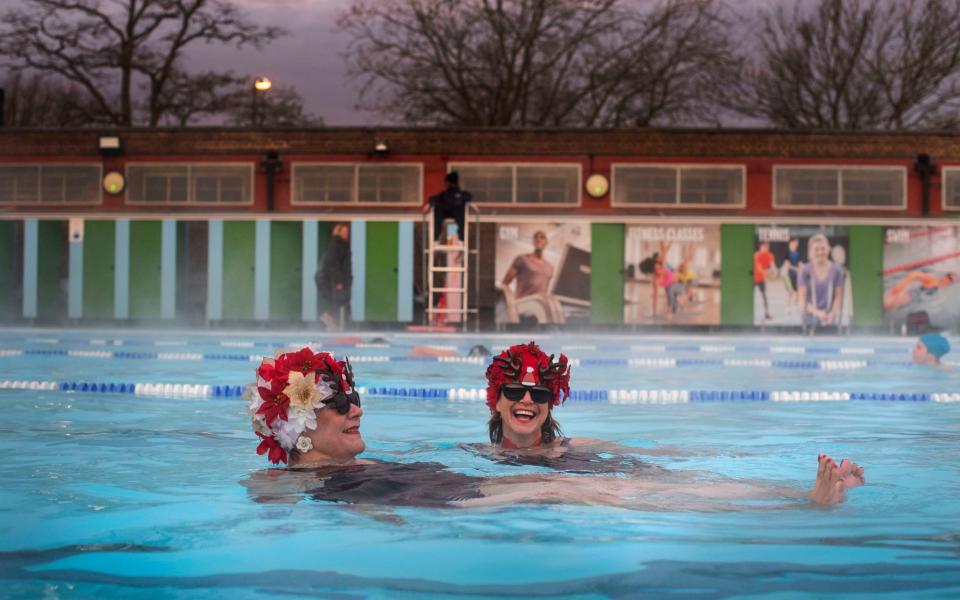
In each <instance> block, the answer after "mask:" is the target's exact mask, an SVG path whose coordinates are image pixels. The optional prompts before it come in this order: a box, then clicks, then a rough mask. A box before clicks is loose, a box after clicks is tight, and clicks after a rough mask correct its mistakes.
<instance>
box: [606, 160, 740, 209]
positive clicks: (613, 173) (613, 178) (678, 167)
mask: <svg viewBox="0 0 960 600" xmlns="http://www.w3.org/2000/svg"><path fill="white" fill-rule="evenodd" d="M618 168H628V169H629V168H652V169H674V177H675V178H676V182H677V193H676V195H675V196H674V200H675V201H674V202H673V203H671V204H662V203H659V202H617V200H616V198H617V196H616V186H617V169H618ZM683 169H719V170H724V169H725V170H730V171H733V170H737V171H740V201H739V202H737V203H734V204H711V203H703V202H701V203H697V204H686V203H681V202H680V194H681V186H680V184H681V178H680V173H681V172H682V171H683ZM610 206H616V207H618V208H670V209H674V208H681V209H684V208H693V209H701V208H711V209H714V208H715V209H722V210H728V209H729V210H737V209H742V208H746V206H747V167H746V165H743V164H735V163H635V162H630V163H625V162H618V163H611V164H610Z"/></svg>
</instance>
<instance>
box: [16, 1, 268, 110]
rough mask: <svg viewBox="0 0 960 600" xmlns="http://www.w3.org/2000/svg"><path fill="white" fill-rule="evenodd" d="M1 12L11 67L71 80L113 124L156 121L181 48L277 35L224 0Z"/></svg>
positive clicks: (34, 5)
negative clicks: (141, 92) (139, 94)
mask: <svg viewBox="0 0 960 600" xmlns="http://www.w3.org/2000/svg"><path fill="white" fill-rule="evenodd" d="M22 3H23V7H22V8H12V9H8V10H7V11H6V12H4V13H3V15H2V17H0V55H5V56H7V57H9V59H11V60H12V61H13V65H12V66H14V67H15V68H21V69H30V70H33V71H39V72H41V73H50V74H56V75H58V76H60V77H62V78H63V79H66V80H68V81H71V82H73V83H75V84H76V85H77V86H78V87H79V88H80V89H82V90H83V91H84V93H85V94H86V95H87V96H89V98H90V99H91V101H92V103H93V104H95V105H96V107H97V109H98V111H99V113H100V114H102V115H103V116H104V117H105V118H106V119H107V120H108V121H109V122H110V123H112V124H114V125H120V126H130V125H133V124H134V122H135V121H137V120H138V119H137V111H136V109H137V98H136V90H137V86H138V85H140V84H142V85H143V86H145V90H146V95H145V99H144V100H143V115H144V116H143V120H144V121H145V122H146V124H148V125H150V126H156V125H158V124H159V123H160V121H161V120H162V119H163V118H164V115H165V112H164V111H165V110H166V109H168V108H169V105H168V104H167V103H166V102H165V101H164V99H165V98H168V97H169V95H170V90H169V86H171V85H173V84H174V83H175V82H176V81H177V79H178V77H181V76H182V72H183V70H182V67H183V55H184V50H185V49H187V48H188V47H190V46H191V45H195V44H197V43H200V42H202V43H225V44H233V45H235V46H237V47H243V46H246V45H252V46H254V47H260V46H261V45H262V44H264V43H267V42H269V41H271V40H273V39H274V38H276V37H277V36H279V35H281V34H282V31H281V30H280V29H277V28H274V27H266V28H263V27H259V26H257V25H255V24H252V23H250V22H249V21H247V19H246V18H245V17H244V15H243V14H242V13H241V12H240V11H239V10H238V9H237V8H236V7H235V6H233V5H232V4H230V3H229V2H228V1H227V0H22Z"/></svg>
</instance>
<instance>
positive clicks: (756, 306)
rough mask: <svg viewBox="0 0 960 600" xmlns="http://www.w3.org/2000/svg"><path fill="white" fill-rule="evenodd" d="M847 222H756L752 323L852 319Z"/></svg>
mask: <svg viewBox="0 0 960 600" xmlns="http://www.w3.org/2000/svg"><path fill="white" fill-rule="evenodd" d="M849 235H850V234H849V230H848V228H847V227H846V226H828V225H789V226H788V225H782V226H778V225H758V226H757V233H756V238H755V240H754V252H753V294H754V297H753V323H754V325H800V326H804V327H813V328H820V327H848V326H849V325H850V323H851V319H852V318H853V291H852V290H853V288H852V287H851V285H850V271H849V269H848V266H847V265H848V264H849V250H850V238H849Z"/></svg>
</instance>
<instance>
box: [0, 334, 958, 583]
mask: <svg viewBox="0 0 960 600" xmlns="http://www.w3.org/2000/svg"><path fill="white" fill-rule="evenodd" d="M361 337H362V339H363V340H364V341H363V342H361V343H360V344H357V343H356V341H357V340H341V341H340V342H336V340H334V339H332V338H316V337H315V336H314V338H312V339H304V338H303V337H300V338H299V339H296V338H293V337H290V336H284V335H278V334H270V335H266V334H245V335H240V334H222V333H221V334H218V335H217V336H214V335H205V336H199V335H195V334H184V333H179V334H178V333H175V332H173V333H157V334H150V335H144V334H134V333H130V332H126V333H117V332H93V331H89V332H67V331H46V332H42V333H37V331H26V330H5V331H0V350H3V352H0V381H4V382H27V383H31V382H32V383H35V384H36V383H55V384H56V386H55V387H56V389H5V390H0V398H2V401H3V403H4V408H5V410H4V415H5V417H6V418H5V420H4V424H3V425H2V432H3V433H2V435H0V449H2V450H3V452H4V455H5V456H6V460H5V461H4V463H3V465H2V466H0V470H2V481H3V482H4V486H3V490H2V491H0V498H2V508H3V511H2V516H0V530H2V531H3V532H4V535H3V537H2V542H0V543H2V544H3V548H2V549H0V550H2V552H3V553H2V561H3V571H2V572H3V575H2V577H3V580H4V581H3V587H5V588H6V590H7V591H6V592H5V595H6V596H8V597H17V598H19V597H23V598H34V597H38V596H50V597H105V596H109V597H123V598H139V597H144V598H147V597H150V598H153V597H157V596H162V597H171V598H195V597H227V596H229V597H231V598H260V597H275V596H279V595H285V594H289V595H295V596H320V597H332V596H336V595H339V594H344V595H348V596H352V595H357V596H365V597H371V598H387V597H390V598H394V597H417V596H424V595H428V596H429V595H434V596H436V597H448V596H462V597H504V596H506V597H517V596H565V597H576V598H593V597H629V596H636V595H644V594H649V595H666V594H668V593H672V594H674V595H679V596H683V597H704V598H714V597H737V596H743V597H745V596H747V595H751V597H786V596H791V597H794V596H804V595H806V596H817V595H819V596H830V597H838V596H844V595H847V596H853V595H856V594H862V593H870V592H886V593H888V594H893V595H901V596H904V597H911V598H935V597H952V596H956V595H957V594H958V593H960V567H958V566H957V564H958V561H957V558H958V554H960V508H957V503H956V498H957V497H958V495H960V460H958V458H960V450H958V449H960V403H957V402H953V401H951V400H952V398H953V396H952V394H956V392H958V391H960V385H958V382H960V379H958V377H960V376H958V374H957V372H956V371H949V370H939V371H937V370H931V369H921V368H918V367H911V366H909V365H907V364H906V363H905V361H906V360H907V359H908V351H909V346H910V342H909V341H907V340H900V339H892V338H889V339H887V338H877V339H856V338H834V339H823V338H760V337H752V338H716V337H711V338H697V337H676V336H671V337H665V338H655V337H640V336H633V337H627V336H619V337H604V336H598V337H591V338H589V339H586V338H572V337H566V336H552V337H550V336H538V340H539V341H540V342H541V343H542V345H543V346H544V347H545V348H546V349H547V350H548V351H555V350H557V349H560V348H565V349H564V350H563V351H564V352H566V353H567V354H568V355H569V356H571V357H572V358H573V359H575V360H577V361H579V366H576V367H575V368H574V372H573V378H572V383H573V385H574V387H575V388H577V389H579V390H581V392H583V391H586V392H590V391H593V392H595V393H594V394H592V395H591V394H581V395H580V396H578V397H577V398H576V399H574V400H571V401H570V402H568V404H567V405H566V406H564V407H562V408H560V409H559V412H558V413H557V416H558V419H559V421H560V422H561V423H562V425H563V427H564V430H565V431H566V432H567V433H568V434H570V435H575V436H591V437H597V438H601V439H606V440H614V441H618V442H620V443H622V444H625V445H629V446H654V445H657V446H661V445H662V446H672V447H678V448H688V449H695V450H697V451H698V454H697V455H695V456H687V457H653V458H650V459H649V460H651V461H652V462H655V463H657V464H659V465H661V466H663V467H666V468H669V469H696V470H704V471H712V472H716V473H720V474H722V475H725V476H729V477H735V478H742V479H751V480H752V479H760V480H766V481H775V482H780V483H784V484H789V485H795V486H802V487H807V486H809V484H810V482H811V481H812V479H813V475H814V472H815V467H816V455H817V453H818V452H830V453H831V454H834V455H838V456H849V457H853V458H855V459H856V460H858V461H859V462H860V463H861V464H863V465H865V466H866V468H867V485H866V486H864V487H863V488H859V489H856V490H853V491H852V492H851V493H850V496H849V499H848V501H847V502H846V503H844V504H842V505H839V506H835V507H830V508H826V509H823V508H813V507H808V508H798V509H790V510H782V511H776V512H770V511H741V512H719V513H716V512H693V511H672V512H671V511H649V510H625V509H616V508H610V507H602V506H559V505H547V506H540V505H538V506H526V505H518V506H510V507H505V508H498V509H453V508H450V509H435V508H433V509H426V508H411V507H399V508H388V509H384V511H383V512H380V513H377V514H371V513H370V512H369V511H365V510H353V509H348V508H347V507H344V506H341V505H336V504H327V503H322V502H316V501H312V500H308V499H304V500H302V501H301V502H298V503H296V504H261V503H257V502H254V501H252V500H251V498H250V497H249V496H248V494H247V492H246V490H245V488H244V487H243V486H242V485H241V484H240V483H239V482H241V481H242V480H244V479H245V478H246V477H248V476H249V474H250V473H251V472H254V471H257V470H261V469H264V468H265V467H266V466H267V463H266V461H265V460H264V459H263V458H262V457H260V456H257V455H256V454H255V452H254V448H255V447H256V442H255V438H254V436H253V434H252V433H251V432H250V429H249V424H248V417H247V414H246V411H245V410H244V402H243V401H242V400H240V399H239V398H237V397H235V396H233V395H226V394H227V393H229V392H231V390H230V389H228V388H232V387H233V386H238V385H241V384H243V383H245V382H247V381H248V380H249V379H250V378H251V374H252V371H253V367H254V366H255V364H256V363H254V362H253V361H252V360H251V356H257V355H260V354H266V353H271V352H272V351H273V349H274V348H275V347H277V346H280V345H286V344H288V343H298V342H305V341H314V342H319V343H321V344H323V346H324V348H325V349H333V350H334V351H336V352H337V354H342V353H343V352H346V353H348V354H349V355H350V356H351V357H352V358H353V359H354V360H355V364H354V367H355V370H356V373H357V377H358V383H359V384H360V385H363V386H364V387H366V388H367V391H368V394H367V396H366V398H365V404H364V408H365V411H366V414H365V416H364V419H363V431H364V438H365V439H366V441H367V453H366V456H369V457H373V458H380V459H384V460H390V461H401V462H416V461H424V462H426V461H432V462H439V463H443V464H445V465H447V466H448V468H450V469H452V470H456V471H459V472H463V473H467V474H474V475H489V476H500V475H507V474H516V473H521V472H531V471H538V470H542V468H541V467H518V466H510V465H504V464H500V463H495V462H491V461H490V460H488V459H486V458H485V457H484V456H483V455H481V454H478V453H476V452H471V451H469V450H467V449H465V448H464V447H462V446H461V445H460V444H461V442H482V441H484V440H485V434H486V427H485V420H486V416H487V409H486V406H485V405H484V403H483V401H481V400H471V399H470V396H471V392H472V390H475V389H476V388H479V387H480V386H481V385H482V383H483V380H482V371H483V366H482V365H481V364H477V363H475V362H467V361H466V360H463V361H456V360H450V361H442V362H441V361H438V360H437V359H433V358H413V357H410V356H408V354H409V352H410V350H411V348H412V347H413V346H414V345H415V344H425V343H428V344H433V345H441V346H448V347H451V348H453V347H455V348H456V350H457V351H458V352H460V353H461V354H462V353H463V352H465V350H466V349H467V348H469V347H470V346H471V345H472V344H474V343H477V342H481V343H484V344H486V345H488V346H489V347H491V348H500V347H502V346H504V345H506V344H508V343H511V342H519V341H526V340H525V339H522V338H517V337H510V338H491V337H482V336H481V337H478V338H470V339H464V338H463V337H436V338H422V337H416V338H415V337H408V336H405V335H389V336H386V338H385V339H381V340H372V338H373V337H374V334H371V335H365V336H361ZM717 361H719V362H717ZM71 383H72V384H77V383H80V384H83V383H86V384H87V391H82V389H83V387H82V385H81V386H74V387H78V389H79V390H81V391H69V390H62V389H60V388H61V387H63V384H68V385H67V387H69V384H71ZM111 383H112V384H114V391H113V392H111V391H110V388H109V385H110V384H111ZM91 384H97V388H96V391H92V389H91V387H92V386H91ZM120 384H122V385H123V386H124V388H123V391H120V387H119V385H120ZM127 384H130V385H131V387H134V384H141V385H140V388H139V392H140V393H139V395H138V394H136V393H129V392H128V391H127V388H126V385H127ZM178 384H179V385H180V388H179V391H176V392H175V386H176V385H178ZM145 385H150V386H153V387H150V388H149V389H146V388H145V387H144V386H145ZM185 385H187V386H191V387H190V388H189V390H188V391H186V392H185V391H184V390H185V387H184V386H185ZM102 386H106V387H104V388H103V391H101V387H102ZM157 386H159V387H157ZM164 386H170V387H168V388H165V387H164ZM196 386H200V387H199V388H197V387H196ZM204 386H208V387H204ZM7 387H10V384H9V383H8V385H7ZM34 387H37V386H36V385H34ZM217 388H219V391H220V395H217V394H216V393H215V392H216V390H217ZM411 390H413V392H411ZM132 391H136V390H132ZM401 391H402V392H403V393H404V394H405V395H404V396H402V397H401V396H400V395H399V394H400V392H401ZM674 391H675V392H677V394H675V395H674V394H671V393H663V392H674ZM601 392H604V393H603V394H601ZM634 392H636V393H635V394H634ZM641 392H646V395H643V394H641ZM653 392H657V394H653ZM682 392H686V396H684V394H683V393H682ZM709 392H717V394H715V395H714V396H711V395H710V393H709ZM723 392H726V393H727V394H726V397H725V398H724V395H723ZM733 392H753V393H754V396H753V397H752V398H753V399H752V400H748V399H749V398H750V396H749V395H747V396H739V395H734V394H733ZM786 392H790V393H791V394H792V393H794V392H795V393H797V394H802V393H804V392H806V393H807V394H808V397H809V398H813V395H814V394H816V398H817V399H818V400H820V401H818V402H812V401H810V402H803V401H801V402H796V401H791V400H794V397H793V396H792V395H787V394H786ZM760 393H765V394H766V395H765V396H764V395H763V394H760ZM775 393H776V394H775ZM858 394H864V397H863V400H867V399H869V400H872V401H856V400H857V399H860V398H859V396H858ZM473 395H474V396H475V394H473ZM201 396H202V397H201ZM844 398H846V399H845V400H844ZM880 398H887V399H888V401H882V400H880ZM724 399H727V400H733V399H736V400H740V399H743V400H744V401H736V402H733V401H727V402H724V401H723V400H724ZM797 399H800V398H797ZM901 399H902V400H909V401H899V400H901ZM784 400H787V401H784ZM825 400H829V401H825ZM889 400H897V401H889Z"/></svg>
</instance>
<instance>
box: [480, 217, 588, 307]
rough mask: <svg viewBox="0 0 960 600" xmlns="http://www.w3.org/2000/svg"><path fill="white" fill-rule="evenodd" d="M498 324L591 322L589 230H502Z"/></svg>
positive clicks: (582, 226)
mask: <svg viewBox="0 0 960 600" xmlns="http://www.w3.org/2000/svg"><path fill="white" fill-rule="evenodd" d="M494 275H495V277H496V282H497V290H498V292H497V306H496V320H497V323H498V324H519V323H523V324H528V325H529V324H543V323H555V324H563V323H573V322H576V323H587V322H589V320H590V224H589V223H586V222H583V223H565V224H559V223H551V224H546V225H544V224H528V223H501V224H498V225H497V248H496V267H495V271H494Z"/></svg>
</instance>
